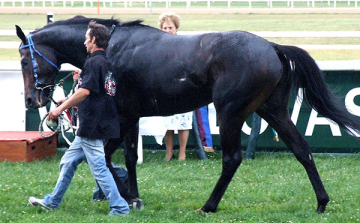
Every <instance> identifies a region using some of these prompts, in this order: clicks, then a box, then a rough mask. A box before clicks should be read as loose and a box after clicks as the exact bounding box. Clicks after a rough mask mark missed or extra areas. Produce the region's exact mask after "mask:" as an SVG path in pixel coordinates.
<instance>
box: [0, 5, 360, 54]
mask: <svg viewBox="0 0 360 223" xmlns="http://www.w3.org/2000/svg"><path fill="white" fill-rule="evenodd" d="M79 7H80V6H79ZM73 16H74V14H55V15H54V18H55V20H63V19H68V18H71V17H73ZM85 16H88V17H94V16H96V17H100V18H111V17H112V16H114V18H117V19H120V20H122V21H130V20H135V19H143V20H144V24H147V25H150V26H153V27H157V26H158V16H159V15H158V14H153V15H150V14H115V15H85ZM181 18H182V22H181V27H180V30H183V31H199V30H201V31H227V30H244V31H334V30H335V31H356V30H360V23H359V22H358V21H359V20H360V14H220V15H216V16H214V15H212V14H184V15H181ZM15 24H17V25H19V26H20V27H21V28H22V29H26V30H34V29H36V28H41V27H43V26H44V25H45V24H46V15H41V14H3V15H1V20H0V27H2V29H15ZM268 40H270V41H273V42H276V43H279V44H290V45H294V44H323V45H339V44H345V45H359V44H360V39H359V38H268ZM0 41H19V40H18V38H17V37H16V36H15V37H0ZM309 52H310V54H311V55H312V56H313V57H314V58H315V60H359V59H360V50H341V51H339V50H309ZM0 60H19V55H18V51H17V50H16V49H8V50H7V49H2V50H1V51H0Z"/></svg>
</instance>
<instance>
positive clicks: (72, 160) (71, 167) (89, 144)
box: [42, 136, 130, 215]
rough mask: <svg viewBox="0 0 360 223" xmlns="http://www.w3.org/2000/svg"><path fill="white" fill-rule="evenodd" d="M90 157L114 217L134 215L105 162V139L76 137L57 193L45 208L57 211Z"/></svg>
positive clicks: (64, 161) (46, 200)
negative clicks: (79, 168)
mask: <svg viewBox="0 0 360 223" xmlns="http://www.w3.org/2000/svg"><path fill="white" fill-rule="evenodd" d="M84 157H86V160H87V163H88V164H89V167H90V171H91V173H92V175H93V176H94V178H95V180H97V181H98V183H99V185H100V187H101V189H102V190H103V192H104V194H105V196H106V199H107V200H108V201H109V207H110V214H113V215H121V214H127V213H129V212H130V209H129V205H128V203H127V202H126V201H125V200H124V198H122V197H121V195H120V193H119V191H118V189H117V187H116V184H115V181H114V178H113V176H112V175H111V173H110V171H109V169H108V167H107V166H106V162H105V153H104V142H103V140H102V139H89V138H85V137H79V136H75V139H74V141H73V142H72V144H71V146H70V148H69V149H68V150H66V152H65V154H64V156H63V157H62V158H61V162H60V175H59V178H58V181H57V183H56V186H55V188H54V191H53V192H52V193H51V194H47V195H45V198H44V200H43V201H42V203H43V204H45V205H46V206H49V207H51V208H57V207H58V206H59V205H60V203H61V200H62V199H63V197H64V195H65V192H66V190H67V188H68V187H69V185H70V182H71V180H72V178H73V177H74V174H75V171H76V168H77V166H78V165H79V164H80V163H81V162H82V161H83V160H84Z"/></svg>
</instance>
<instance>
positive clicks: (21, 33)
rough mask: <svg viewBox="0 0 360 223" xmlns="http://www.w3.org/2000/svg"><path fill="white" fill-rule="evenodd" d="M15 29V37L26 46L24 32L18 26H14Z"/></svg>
mask: <svg viewBox="0 0 360 223" xmlns="http://www.w3.org/2000/svg"><path fill="white" fill-rule="evenodd" d="M15 27H16V35H17V36H18V37H19V38H20V39H21V41H22V42H23V44H24V45H26V37H25V34H24V32H23V31H22V29H21V28H20V27H19V26H18V25H15Z"/></svg>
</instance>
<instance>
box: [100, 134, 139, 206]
mask: <svg viewBox="0 0 360 223" xmlns="http://www.w3.org/2000/svg"><path fill="white" fill-rule="evenodd" d="M122 141H123V139H109V140H108V142H107V143H106V145H105V160H106V166H107V167H108V168H109V170H110V173H111V174H112V176H113V178H114V181H115V183H116V186H117V188H118V191H119V193H120V195H121V196H122V197H123V198H124V199H125V200H126V201H127V202H128V203H129V204H131V202H132V199H133V198H132V197H131V195H130V194H129V191H127V186H125V185H124V183H123V182H122V180H121V179H120V178H119V176H118V175H117V173H116V171H115V169H114V167H113V165H112V162H111V156H112V154H113V153H114V152H115V151H116V150H117V149H118V148H119V147H120V145H121V143H122Z"/></svg>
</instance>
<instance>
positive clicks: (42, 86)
mask: <svg viewBox="0 0 360 223" xmlns="http://www.w3.org/2000/svg"><path fill="white" fill-rule="evenodd" d="M27 40H28V45H23V46H21V47H20V50H21V49H25V48H28V47H29V49H30V55H31V62H32V65H33V69H34V77H35V81H36V83H35V88H36V89H38V90H42V91H43V90H44V89H46V88H50V91H52V90H53V89H54V87H55V85H53V84H52V85H51V84H42V83H40V82H39V79H38V74H37V69H36V66H37V62H36V58H35V57H34V52H35V53H36V54H38V55H39V56H41V57H42V58H43V59H44V60H46V61H47V62H48V63H49V64H51V65H52V66H53V67H55V68H56V69H57V70H58V72H59V71H60V68H59V67H58V66H57V65H56V64H54V63H53V62H51V61H50V60H49V59H48V58H46V57H45V56H43V55H42V54H41V53H40V52H39V51H38V50H37V49H36V48H35V44H34V41H33V39H32V35H31V34H29V36H28V37H27Z"/></svg>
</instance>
